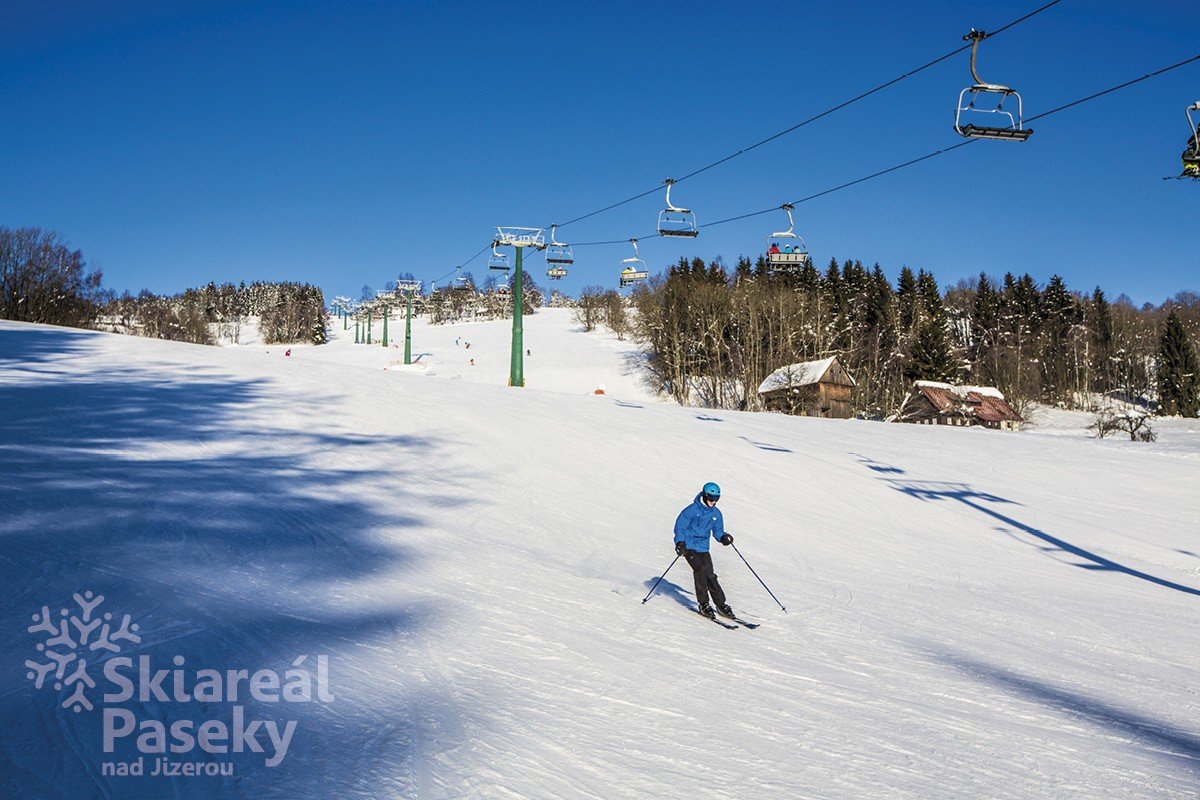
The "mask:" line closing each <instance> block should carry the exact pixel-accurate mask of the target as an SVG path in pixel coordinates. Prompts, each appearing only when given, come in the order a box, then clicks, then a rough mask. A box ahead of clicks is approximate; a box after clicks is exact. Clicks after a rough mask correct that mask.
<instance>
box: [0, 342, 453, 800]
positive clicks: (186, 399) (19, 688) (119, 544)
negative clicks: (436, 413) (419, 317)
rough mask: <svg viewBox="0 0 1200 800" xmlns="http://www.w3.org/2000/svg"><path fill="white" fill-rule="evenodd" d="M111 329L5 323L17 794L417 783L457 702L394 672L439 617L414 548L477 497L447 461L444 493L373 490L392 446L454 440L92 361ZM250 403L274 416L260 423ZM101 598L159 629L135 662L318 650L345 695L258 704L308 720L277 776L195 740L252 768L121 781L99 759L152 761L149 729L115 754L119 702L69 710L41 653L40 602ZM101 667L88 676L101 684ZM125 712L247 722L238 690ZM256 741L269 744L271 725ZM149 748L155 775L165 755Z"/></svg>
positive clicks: (10, 769) (249, 664) (3, 505)
mask: <svg viewBox="0 0 1200 800" xmlns="http://www.w3.org/2000/svg"><path fill="white" fill-rule="evenodd" d="M92 336H95V334H92V333H88V332H82V331H70V330H42V329H36V330H32V331H29V330H13V329H11V328H10V329H0V543H2V550H0V578H2V579H3V589H0V598H2V599H3V606H4V609H5V621H4V627H3V631H2V632H0V643H2V644H3V649H4V651H5V652H7V653H9V654H11V655H12V656H13V657H11V658H8V659H6V660H5V662H4V665H3V667H0V676H3V678H4V684H3V685H4V687H5V689H4V691H3V693H0V725H2V726H3V728H4V730H5V731H6V732H7V733H6V735H5V737H4V743H3V745H0V775H2V776H3V777H0V795H4V796H26V797H39V798H53V797H62V798H83V797H114V796H121V797H138V796H153V797H162V796H168V795H170V796H173V797H252V796H253V797H257V796H264V795H266V794H268V793H281V794H288V795H294V796H322V797H351V796H374V795H375V793H376V792H378V791H392V792H395V793H398V794H399V793H405V792H408V791H411V790H412V787H411V785H410V783H409V782H408V780H409V777H408V776H409V775H411V774H412V770H413V760H414V759H415V758H416V755H415V753H414V751H413V741H414V736H415V732H414V731H413V714H414V709H415V708H416V707H417V706H419V705H436V704H443V705H445V704H449V702H450V701H449V699H448V698H447V697H444V696H430V697H421V696H419V695H418V694H417V693H415V692H413V691H412V687H405V686H398V685H395V684H396V681H395V680H394V678H393V676H392V674H391V671H394V670H395V669H396V667H397V665H398V664H400V663H402V660H403V659H404V658H405V653H406V648H409V647H411V646H412V640H411V638H410V637H412V636H413V635H414V634H415V633H417V632H419V631H420V630H421V629H422V628H423V626H425V625H427V624H429V622H430V620H431V617H432V614H433V613H434V612H435V609H433V608H430V607H428V606H427V605H425V604H422V603H419V602H413V601H408V600H406V599H405V597H404V596H403V591H404V589H403V575H404V574H405V570H406V569H408V568H410V567H412V566H413V563H414V560H415V556H414V554H413V552H412V551H411V550H410V549H409V548H408V547H406V546H405V545H404V544H402V543H401V541H402V539H403V538H404V535H405V531H409V532H414V533H415V530H416V529H417V528H419V527H421V526H422V525H423V524H425V522H424V520H423V518H422V517H421V515H420V512H419V509H420V508H422V507H425V506H428V505H430V504H438V505H441V506H447V505H450V506H452V505H461V504H464V503H465V502H466V500H465V497H466V492H465V489H464V488H463V486H462V480H461V478H458V477H456V476H455V475H454V474H453V473H452V472H449V473H448V472H444V471H439V473H438V476H437V481H436V483H433V482H432V481H429V485H425V480H426V479H425V478H424V477H423V476H421V475H413V476H410V478H411V479H406V480H402V481H393V482H391V483H390V484H389V492H390V494H389V497H388V503H387V504H386V506H385V505H384V504H383V503H380V502H369V501H367V500H365V499H362V495H363V493H364V490H369V489H370V488H371V487H372V484H373V482H374V476H373V475H372V473H371V467H372V462H373V461H374V460H375V456H376V454H381V453H384V452H387V453H389V454H394V453H395V452H396V451H398V450H399V451H403V452H404V453H405V454H408V455H410V456H412V457H413V458H414V459H420V458H422V457H427V456H429V455H430V454H433V453H436V452H437V450H438V449H439V442H438V441H437V440H435V439H430V438H424V437H409V436H391V437H387V436H371V437H367V436H360V435H357V434H353V433H342V432H339V431H338V430H336V428H334V429H332V430H331V429H330V428H331V426H330V425H329V424H327V422H326V417H327V416H328V414H327V410H328V409H329V408H330V407H332V404H331V400H330V398H327V397H314V396H313V393H312V392H311V391H309V392H308V393H306V394H302V393H300V392H295V391H291V390H287V391H285V390H284V389H283V388H281V387H279V386H278V385H275V386H273V387H272V389H271V392H270V393H269V392H268V386H267V382H266V381H259V380H236V379H230V378H228V377H221V376H220V375H219V374H218V373H217V372H216V370H214V369H212V368H208V369H197V370H195V371H194V372H193V373H192V374H190V375H187V376H183V377H181V376H179V374H178V373H176V374H173V375H169V376H162V377H159V376H157V375H156V374H155V373H154V372H153V371H152V370H151V369H150V368H148V367H146V368H143V369H140V370H135V369H127V370H118V371H112V370H104V371H101V370H100V369H98V368H96V367H94V366H92V367H89V365H88V362H87V360H86V359H79V360H73V357H74V356H78V355H80V354H83V353H85V352H86V351H87V350H88V349H90V348H88V339H89V337H92ZM64 365H66V366H67V369H65V370H64V368H63V367H64ZM269 403H277V404H278V405H279V408H278V411H279V412H281V413H280V414H279V415H278V416H277V417H271V418H267V417H266V416H265V415H263V414H262V411H263V409H264V408H269V405H268V404H269ZM251 408H253V409H254V410H255V411H256V412H258V413H257V414H256V415H255V416H253V417H252V418H251V417H250V416H249V415H248V414H247V412H248V411H249V410H250V409H251ZM414 489H415V490H416V492H420V494H419V496H418V495H417V494H416V493H415V492H414ZM410 535H411V534H410ZM380 576H387V577H388V583H387V585H388V586H389V587H390V589H391V590H392V591H391V592H389V593H387V594H385V593H383V592H381V591H379V590H378V589H375V588H373V587H374V586H375V584H372V583H371V582H370V580H369V579H371V578H372V577H380ZM381 583H382V581H381ZM86 590H90V591H94V592H96V593H97V594H101V595H103V596H104V598H105V603H104V606H103V607H102V608H103V609H108V610H111V611H112V612H113V613H114V615H116V616H117V618H118V619H119V618H120V617H121V616H122V615H123V614H125V613H129V614H131V615H132V618H133V621H134V622H136V623H137V624H138V625H139V626H140V630H141V632H142V641H141V643H140V644H138V645H132V649H130V648H129V647H127V648H126V649H125V650H124V651H123V652H122V653H121V655H123V656H125V655H128V656H132V657H134V658H135V659H136V658H137V656H139V655H143V654H144V655H149V656H151V658H152V660H153V662H154V667H153V668H155V669H160V668H162V669H169V668H171V667H172V666H173V665H172V664H171V658H172V656H174V655H176V654H178V655H182V656H183V657H184V658H185V659H186V668H187V669H188V670H189V671H194V670H196V669H201V668H206V667H207V668H214V669H218V670H221V671H224V670H226V669H247V670H249V671H250V672H251V673H253V672H254V671H255V670H257V669H260V668H269V669H272V670H274V671H276V672H278V673H279V674H280V675H283V673H284V672H285V671H286V670H287V669H288V668H289V667H290V666H291V665H292V663H293V661H294V659H295V658H297V657H298V656H302V655H304V656H307V657H308V661H307V665H308V667H309V668H310V669H311V670H313V671H314V672H315V666H314V662H315V659H316V657H317V656H320V655H326V656H328V658H329V671H330V688H331V691H332V693H333V695H334V697H335V698H338V699H335V700H334V702H332V703H329V704H327V705H326V704H320V703H283V702H280V703H261V702H258V701H254V700H251V701H249V702H245V703H243V705H244V706H245V708H246V711H245V713H246V717H247V718H248V719H253V718H263V719H276V720H280V725H282V724H283V721H284V720H287V719H295V720H297V722H298V725H297V729H296V733H295V737H294V739H293V740H292V743H291V747H290V749H289V751H288V755H287V759H286V760H285V761H284V762H283V763H282V764H280V765H279V766H277V767H274V768H268V767H265V766H264V763H263V762H264V755H262V754H257V753H243V754H241V755H233V754H230V755H229V756H209V755H207V754H205V753H204V752H203V751H201V750H200V749H199V748H197V749H195V750H193V751H192V752H190V753H189V754H187V755H186V756H184V755H180V756H174V755H172V754H170V753H168V754H166V755H168V756H170V757H172V758H177V759H179V760H194V761H205V760H230V761H233V762H234V764H235V766H236V774H235V776H234V777H231V778H213V777H205V778H194V779H190V780H187V779H175V780H172V781H171V783H170V784H169V785H168V784H167V783H166V781H167V780H170V779H163V778H159V779H154V778H149V777H145V778H114V777H110V776H104V777H102V776H101V771H100V764H101V762H104V761H114V760H131V759H135V758H136V757H137V756H138V753H137V752H136V750H135V749H134V747H133V745H132V741H133V737H129V738H128V739H126V740H124V741H123V742H121V743H118V745H117V749H116V751H115V752H114V753H111V754H105V753H103V752H102V751H101V745H100V743H101V738H100V720H101V708H102V707H101V705H100V703H98V702H97V707H96V710H95V711H93V712H87V713H82V714H72V713H71V712H69V711H68V710H67V709H65V708H63V707H62V706H61V703H62V701H63V700H64V699H65V698H66V696H67V695H68V692H67V690H66V689H63V690H61V691H59V692H57V693H56V692H55V691H54V690H53V689H52V688H51V687H49V686H47V687H44V688H43V689H42V690H41V691H36V690H34V688H33V685H32V682H31V681H30V680H28V679H27V676H26V674H25V672H26V670H25V668H24V666H23V665H22V662H23V660H24V659H25V658H33V657H35V656H36V655H37V654H36V652H35V651H34V647H33V645H34V643H35V641H37V638H36V637H35V636H34V635H33V634H30V633H28V632H27V631H26V628H27V626H29V625H30V624H31V623H30V619H31V615H33V614H35V613H37V612H38V611H40V609H41V608H42V606H43V605H49V607H50V608H51V609H59V608H67V607H68V606H71V607H73V606H74V604H73V602H72V601H71V596H72V593H74V592H83V591H86ZM397 590H398V591H399V593H397ZM51 613H55V612H51ZM127 644H128V643H127ZM381 645H382V646H381ZM99 652H104V653H106V655H107V651H99ZM93 656H94V654H93ZM103 660H104V659H99V658H97V659H96V663H95V664H89V672H91V673H92V674H93V675H95V676H96V677H100V675H99V673H100V672H101V671H102V667H101V665H100V662H102V661H103ZM372 660H377V661H379V662H380V664H381V670H383V671H384V674H385V676H386V677H385V678H384V680H383V684H382V685H374V684H372V679H373V678H374V677H375V675H373V674H372V672H371V662H372ZM105 684H106V682H103V681H101V688H103V687H104V685H105ZM167 685H168V686H169V685H170V679H168V684H167ZM244 693H245V685H243V694H244ZM339 694H340V695H341V697H340V698H339ZM95 697H96V699H97V700H98V699H99V692H97V693H96V694H95ZM339 700H340V702H339ZM121 705H122V707H124V708H127V709H129V710H130V711H132V712H133V713H134V714H135V715H136V716H137V718H138V719H139V720H142V719H158V720H160V721H163V722H165V723H167V724H168V725H169V724H170V722H172V721H175V720H176V719H180V718H184V719H194V720H195V724H196V725H197V726H199V724H200V723H201V722H202V721H204V720H205V719H222V720H224V721H225V722H226V723H228V722H229V721H230V707H231V706H232V705H233V704H231V703H208V704H206V703H196V702H191V703H174V702H167V703H163V702H161V701H156V700H150V701H148V702H140V701H137V700H136V699H135V700H132V701H130V702H128V703H124V704H121ZM259 739H260V741H262V742H263V743H264V744H266V743H267V737H266V735H265V733H264V734H260V736H259ZM266 747H267V748H268V750H269V749H270V745H269V744H266ZM146 761H147V771H149V770H150V768H151V766H150V764H151V762H152V761H153V756H148V757H147V759H146ZM397 773H400V774H397Z"/></svg>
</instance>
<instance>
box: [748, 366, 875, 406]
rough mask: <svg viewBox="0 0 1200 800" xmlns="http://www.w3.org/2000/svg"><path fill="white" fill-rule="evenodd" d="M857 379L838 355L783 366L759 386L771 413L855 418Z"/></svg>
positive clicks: (759, 391) (763, 401) (759, 390)
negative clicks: (847, 369)
mask: <svg viewBox="0 0 1200 800" xmlns="http://www.w3.org/2000/svg"><path fill="white" fill-rule="evenodd" d="M854 387H855V383H854V378H853V377H852V376H851V375H850V373H849V372H847V371H846V368H845V367H843V366H842V363H841V362H840V361H838V359H837V356H833V357H830V358H823V359H821V360H820V361H802V362H800V363H799V364H790V365H788V366H786V367H780V368H779V369H777V370H775V371H774V372H772V373H771V374H770V375H768V376H767V379H766V380H765V381H763V382H762V385H761V386H759V387H758V398H759V400H760V401H762V404H763V407H764V408H765V409H766V410H767V411H779V412H781V413H784V414H794V415H797V416H802V417H829V418H831V419H849V418H850V417H852V416H854Z"/></svg>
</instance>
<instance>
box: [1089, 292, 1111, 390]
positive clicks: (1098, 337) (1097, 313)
mask: <svg viewBox="0 0 1200 800" xmlns="http://www.w3.org/2000/svg"><path fill="white" fill-rule="evenodd" d="M1090 323H1091V324H1090V325H1089V326H1088V327H1089V329H1090V331H1091V336H1092V371H1093V374H1094V375H1095V382H1094V383H1093V385H1092V389H1093V390H1098V391H1101V392H1103V391H1107V390H1108V389H1110V388H1112V386H1113V369H1112V356H1113V321H1112V309H1111V307H1110V306H1109V304H1108V298H1106V297H1105V296H1104V290H1103V289H1101V288H1100V287H1099V286H1097V287H1096V290H1095V291H1094V292H1092V308H1091V320H1090Z"/></svg>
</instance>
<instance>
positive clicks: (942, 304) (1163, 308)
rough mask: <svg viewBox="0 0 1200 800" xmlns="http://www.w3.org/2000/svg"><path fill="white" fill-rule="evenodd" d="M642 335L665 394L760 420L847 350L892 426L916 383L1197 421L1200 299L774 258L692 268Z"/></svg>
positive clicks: (862, 408)
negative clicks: (1142, 409) (795, 382)
mask: <svg viewBox="0 0 1200 800" xmlns="http://www.w3.org/2000/svg"><path fill="white" fill-rule="evenodd" d="M632 303H633V305H634V307H635V308H636V310H637V314H636V315H634V318H633V321H632V323H631V324H632V325H633V330H634V334H635V335H636V336H637V338H638V339H640V340H641V341H643V342H644V343H645V344H646V345H647V347H648V350H649V365H650V367H651V369H652V370H653V372H654V375H655V378H656V380H657V381H658V382H659V384H660V388H661V389H662V390H663V391H664V392H666V393H668V394H670V395H671V396H672V397H674V398H675V399H676V400H678V401H679V402H681V403H685V404H689V403H696V404H700V405H705V406H710V407H715V408H744V409H757V408H758V407H759V401H758V396H757V388H758V386H759V384H760V383H761V382H762V380H763V379H764V378H765V377H766V376H767V375H768V374H770V373H771V372H772V371H774V370H775V369H777V368H779V367H782V366H786V365H788V364H793V363H796V362H801V361H808V360H813V359H819V358H825V357H828V356H832V355H836V356H838V357H839V359H840V360H841V361H842V363H843V364H844V365H845V366H846V367H847V368H848V369H849V370H850V372H851V373H852V374H853V376H854V378H855V380H856V381H857V383H858V389H857V392H856V394H855V403H856V406H857V408H856V411H857V412H858V413H859V414H860V415H862V416H865V417H883V416H886V415H887V414H888V413H891V412H892V411H894V410H895V409H896V408H897V407H898V406H899V404H900V402H901V401H902V399H903V397H904V395H905V393H906V392H907V391H908V389H909V387H911V386H912V383H913V381H915V380H935V381H946V382H950V383H969V384H976V385H987V386H995V387H997V388H999V389H1000V390H1001V391H1003V392H1004V393H1005V395H1006V396H1007V397H1008V398H1009V399H1010V401H1011V402H1012V403H1013V404H1014V405H1015V406H1016V407H1017V408H1018V410H1019V409H1020V408H1021V407H1022V406H1024V405H1026V404H1028V403H1029V402H1030V401H1038V402H1042V403H1049V404H1054V405H1058V406H1061V407H1066V408H1084V409H1091V408H1092V407H1093V406H1094V404H1095V403H1096V399H1097V398H1098V397H1105V396H1107V397H1113V396H1118V397H1120V398H1121V399H1125V400H1128V401H1130V402H1134V403H1138V404H1142V405H1146V406H1148V407H1155V408H1157V409H1158V410H1159V411H1160V412H1161V413H1166V414H1183V415H1184V416H1196V414H1197V410H1198V409H1197V396H1198V395H1200V374H1198V373H1200V370H1198V369H1197V368H1196V349H1197V346H1198V345H1200V296H1198V295H1197V294H1196V293H1194V292H1190V291H1186V292H1180V293H1179V294H1177V295H1175V296H1174V297H1173V298H1171V299H1170V300H1167V301H1166V302H1164V303H1162V304H1160V305H1157V306H1156V305H1151V304H1145V305H1142V306H1140V307H1139V306H1136V305H1135V304H1134V303H1133V302H1132V301H1131V300H1130V299H1129V298H1128V297H1126V296H1124V295H1120V296H1118V297H1117V298H1116V299H1115V300H1110V299H1109V298H1108V296H1107V295H1106V294H1105V292H1104V291H1103V290H1102V289H1101V288H1100V287H1092V288H1090V289H1088V290H1087V291H1075V290H1072V289H1070V288H1069V287H1067V285H1066V283H1065V282H1064V281H1063V280H1062V278H1061V277H1059V276H1058V275H1055V276H1053V277H1051V278H1050V280H1049V281H1048V282H1047V283H1046V284H1045V285H1044V286H1043V285H1039V284H1038V283H1037V282H1036V281H1035V280H1034V279H1033V278H1032V277H1031V276H1030V275H1029V274H1027V273H1023V274H1020V275H1018V274H1015V273H1012V272H1010V273H1007V274H1005V275H1004V276H1002V277H992V276H988V275H984V274H981V275H979V276H978V277H977V278H975V279H973V280H964V281H960V282H959V283H957V284H955V285H954V286H951V287H949V288H947V289H946V290H944V291H943V290H942V289H941V288H940V287H939V285H938V282H937V280H936V278H935V277H934V275H933V274H932V273H931V272H929V271H926V270H923V269H918V270H916V271H914V270H912V269H910V268H908V267H904V268H903V269H901V271H900V275H899V280H898V281H897V282H896V284H895V285H893V284H892V282H891V281H890V280H889V279H888V278H887V276H886V275H885V274H884V271H883V269H882V267H881V266H880V265H878V264H875V265H874V266H872V267H871V268H870V269H868V268H866V267H864V266H863V264H862V262H861V261H854V260H846V261H843V262H841V263H838V261H837V260H836V259H831V260H830V262H829V264H828V265H827V267H826V268H825V270H824V271H821V270H818V269H817V268H816V267H815V266H813V265H812V264H807V265H805V266H804V268H803V269H800V270H797V271H796V272H794V273H792V274H771V272H770V271H769V270H768V268H767V264H766V262H765V259H763V258H759V259H758V261H757V262H752V261H751V260H750V259H748V258H745V257H743V258H740V259H739V260H738V262H737V264H736V265H735V266H734V268H733V269H732V270H730V269H728V268H727V267H726V266H725V265H724V264H723V263H722V261H721V260H720V259H716V260H714V261H710V262H707V263H706V262H705V261H704V260H703V259H700V258H695V259H691V260H688V259H686V258H681V259H680V260H679V262H678V263H676V264H674V265H673V266H671V267H670V268H669V269H668V270H667V271H666V273H665V274H664V275H661V276H659V277H657V278H655V279H653V280H652V281H650V283H649V284H648V285H646V286H644V287H640V288H639V289H638V290H637V291H635V292H634V294H633V296H632Z"/></svg>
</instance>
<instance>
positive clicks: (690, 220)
mask: <svg viewBox="0 0 1200 800" xmlns="http://www.w3.org/2000/svg"><path fill="white" fill-rule="evenodd" d="M663 183H664V184H666V186H667V207H666V208H664V209H663V210H662V211H660V212H658V235H659V236H684V237H688V238H694V237H696V236H699V235H700V230H699V228H697V227H696V215H695V214H693V213H692V212H691V209H687V208H679V207H678V206H674V205H672V204H671V186H672V185H673V184H674V183H675V180H674V179H673V178H667V179H666V180H665V181H663Z"/></svg>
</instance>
